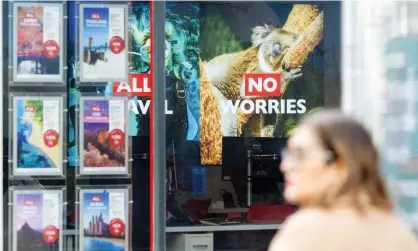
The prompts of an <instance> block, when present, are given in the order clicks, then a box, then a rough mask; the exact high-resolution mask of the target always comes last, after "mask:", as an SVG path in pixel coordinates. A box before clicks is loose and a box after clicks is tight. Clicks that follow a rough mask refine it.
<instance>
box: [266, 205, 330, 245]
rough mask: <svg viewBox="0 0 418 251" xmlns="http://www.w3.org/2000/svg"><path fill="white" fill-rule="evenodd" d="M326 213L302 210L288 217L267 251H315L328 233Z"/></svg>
mask: <svg viewBox="0 0 418 251" xmlns="http://www.w3.org/2000/svg"><path fill="white" fill-rule="evenodd" d="M329 222H330V217H329V216H328V214H327V213H326V211H324V210H321V209H303V210H299V211H298V212H296V213H295V214H293V215H292V216H290V217H289V218H288V219H287V220H286V222H285V223H284V224H283V227H282V228H281V229H280V231H279V232H277V234H276V236H275V237H274V238H273V240H272V242H271V243H270V247H269V251H311V250H312V251H316V250H317V249H316V248H318V247H320V245H321V242H322V241H323V238H322V237H324V238H325V236H322V235H323V234H326V233H327V232H328V231H324V230H325V229H324V228H326V226H327V225H328V224H329Z"/></svg>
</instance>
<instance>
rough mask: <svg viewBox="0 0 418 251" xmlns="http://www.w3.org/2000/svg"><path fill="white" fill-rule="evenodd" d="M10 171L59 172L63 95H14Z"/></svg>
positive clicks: (51, 174)
mask: <svg viewBox="0 0 418 251" xmlns="http://www.w3.org/2000/svg"><path fill="white" fill-rule="evenodd" d="M13 101H14V102H13V123H14V125H13V152H12V153H13V175H15V176H55V175H62V170H63V168H62V163H63V140H62V135H63V120H62V118H63V114H62V105H63V99H62V97H50V96H48V97H46V96H45V97H42V96H38V97H26V96H25V97H14V98H13Z"/></svg>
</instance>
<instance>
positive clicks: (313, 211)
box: [283, 208, 331, 230]
mask: <svg viewBox="0 0 418 251" xmlns="http://www.w3.org/2000/svg"><path fill="white" fill-rule="evenodd" d="M329 218H331V216H330V214H329V212H327V211H325V210H323V209H319V208H309V209H302V210H299V211H297V212H296V213H295V214H293V215H292V216H290V217H289V218H288V219H287V220H286V222H285V224H284V226H283V227H284V228H287V229H289V230H293V229H295V230H297V229H299V228H303V229H305V230H306V229H307V228H306V225H307V224H309V225H311V226H317V227H318V226H322V225H323V224H324V223H325V224H326V223H328V219H329ZM311 229H312V228H311Z"/></svg>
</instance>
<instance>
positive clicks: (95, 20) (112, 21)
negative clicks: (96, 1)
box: [79, 5, 128, 82]
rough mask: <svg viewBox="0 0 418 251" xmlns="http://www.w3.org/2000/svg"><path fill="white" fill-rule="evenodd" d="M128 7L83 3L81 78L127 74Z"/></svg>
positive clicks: (124, 77) (97, 79)
mask: <svg viewBox="0 0 418 251" xmlns="http://www.w3.org/2000/svg"><path fill="white" fill-rule="evenodd" d="M126 24H127V7H126V6H125V5H112V6H103V5H80V28H79V29H80V39H79V40H80V49H79V53H80V55H79V56H80V60H82V62H80V81H81V82H107V81H125V80H127V77H128V57H127V50H128V48H127V47H128V42H127V39H126V38H127V28H126Z"/></svg>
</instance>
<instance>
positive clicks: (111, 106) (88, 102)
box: [80, 97, 128, 175]
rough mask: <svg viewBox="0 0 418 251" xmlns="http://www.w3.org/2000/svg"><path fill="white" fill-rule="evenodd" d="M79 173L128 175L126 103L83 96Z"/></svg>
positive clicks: (122, 100) (122, 99) (115, 99)
mask: <svg viewBox="0 0 418 251" xmlns="http://www.w3.org/2000/svg"><path fill="white" fill-rule="evenodd" d="M80 110H81V114H80V118H81V120H80V156H81V163H80V174H82V175H83V174H84V175H87V174H95V175H106V174H127V170H128V168H127V166H128V161H127V158H128V154H127V149H128V140H127V139H128V138H127V134H126V131H127V123H126V117H127V100H126V99H124V98H118V97H109V98H106V97H82V98H81V101H80Z"/></svg>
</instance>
